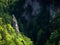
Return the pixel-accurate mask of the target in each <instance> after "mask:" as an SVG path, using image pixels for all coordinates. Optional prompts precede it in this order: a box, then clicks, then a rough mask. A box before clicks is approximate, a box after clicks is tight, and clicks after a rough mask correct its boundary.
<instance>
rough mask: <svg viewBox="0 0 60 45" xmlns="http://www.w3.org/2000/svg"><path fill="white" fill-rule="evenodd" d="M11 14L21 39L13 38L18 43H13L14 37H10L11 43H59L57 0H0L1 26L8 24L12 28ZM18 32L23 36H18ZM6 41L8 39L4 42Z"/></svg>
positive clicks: (56, 44) (19, 44) (59, 30)
mask: <svg viewBox="0 0 60 45" xmlns="http://www.w3.org/2000/svg"><path fill="white" fill-rule="evenodd" d="M12 15H14V16H15V17H16V20H17V22H18V26H19V31H20V33H19V34H18V37H19V38H18V39H22V40H23V41H21V40H20V42H19V40H15V42H18V44H16V43H15V44H14V43H13V42H14V38H12V37H11V38H12V39H13V42H12V43H13V44H11V45H60V1H59V0H0V17H1V18H3V20H2V21H3V25H2V24H0V25H1V27H3V28H5V27H4V25H6V28H8V26H10V27H12V29H10V30H14V29H13V26H11V25H13V24H12V23H13V21H12ZM2 21H0V23H1V22H2ZM7 25H8V26H7ZM0 30H1V29H0ZM7 30H9V29H7ZM2 32H3V31H2ZM11 32H12V31H11ZM14 33H16V32H14ZM7 34H8V33H7ZM12 34H13V33H11V36H12ZM20 34H22V36H21V37H23V38H21V37H20V36H19V35H20ZM24 35H25V36H24ZM15 36H16V35H15ZM5 38H6V37H5ZM25 38H26V40H25ZM0 41H1V40H0ZM7 41H8V39H7V40H6V42H5V43H7ZM25 41H26V43H25ZM22 42H23V43H22ZM5 45H6V44H5ZM7 45H9V43H7Z"/></svg>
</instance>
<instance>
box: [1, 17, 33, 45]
mask: <svg viewBox="0 0 60 45" xmlns="http://www.w3.org/2000/svg"><path fill="white" fill-rule="evenodd" d="M2 19H3V18H0V45H33V42H32V41H31V39H30V38H28V37H26V36H25V35H23V34H21V32H20V33H19V34H18V35H17V34H16V32H15V30H14V29H13V27H12V26H11V24H9V23H5V24H4V22H3V21H2ZM1 22H3V24H2V23H1Z"/></svg>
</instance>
